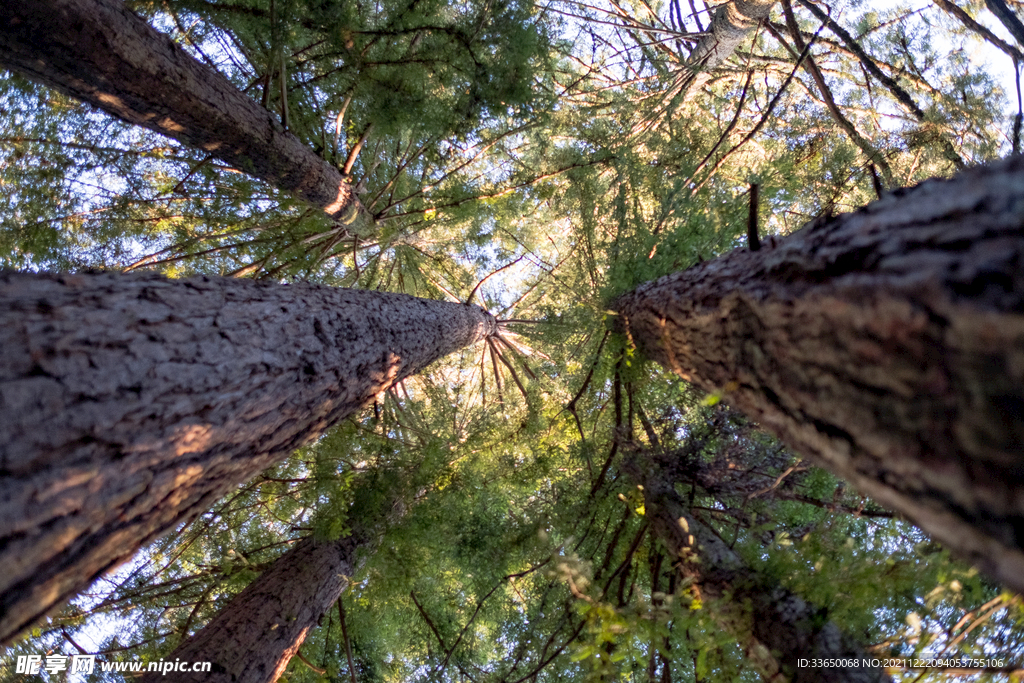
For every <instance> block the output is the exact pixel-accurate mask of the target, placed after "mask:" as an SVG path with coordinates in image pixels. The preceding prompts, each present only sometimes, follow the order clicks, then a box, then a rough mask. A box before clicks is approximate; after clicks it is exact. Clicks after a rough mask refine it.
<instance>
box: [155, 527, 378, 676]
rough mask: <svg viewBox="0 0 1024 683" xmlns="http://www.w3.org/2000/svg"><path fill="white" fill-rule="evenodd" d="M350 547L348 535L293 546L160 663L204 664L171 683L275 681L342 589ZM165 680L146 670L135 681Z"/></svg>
mask: <svg viewBox="0 0 1024 683" xmlns="http://www.w3.org/2000/svg"><path fill="white" fill-rule="evenodd" d="M357 546H358V542H357V541H356V539H353V538H352V537H349V538H345V539H342V540H340V541H333V542H331V541H323V542H317V541H315V540H313V539H312V538H305V539H303V540H301V541H299V542H298V543H296V544H295V546H293V547H292V548H291V550H289V551H288V552H286V553H285V554H284V555H282V556H281V557H279V558H278V559H277V560H276V561H275V562H274V563H273V564H272V565H271V566H270V567H269V568H268V569H267V570H266V571H264V572H263V573H262V574H260V576H259V577H258V578H256V579H255V580H254V581H253V582H252V583H250V584H249V585H248V586H246V587H245V588H244V589H243V590H242V592H241V593H239V594H238V595H236V596H235V597H234V598H232V599H231V600H230V601H229V602H228V604H227V605H225V607H224V608H223V609H221V610H220V611H219V612H218V613H217V614H216V616H214V618H213V620H212V621H210V623H208V624H207V625H206V626H205V627H203V628H202V629H200V630H199V631H197V632H196V633H195V634H194V635H193V636H192V637H190V638H188V639H186V640H185V641H184V642H183V643H182V644H181V645H179V646H178V647H177V648H175V650H174V652H172V653H171V654H170V655H168V656H167V657H166V658H165V661H171V660H177V659H180V660H181V661H183V662H190V663H195V662H210V663H211V670H210V671H209V672H204V673H197V672H191V671H178V672H175V673H174V680H175V681H177V682H178V683H190V682H192V681H195V682H196V683H273V681H276V680H278V679H279V678H280V677H281V674H283V673H284V671H285V668H287V666H288V662H289V661H290V660H291V658H292V657H294V656H295V653H297V652H298V651H299V647H301V646H302V643H303V641H304V640H305V639H306V635H307V634H308V633H309V631H310V630H311V629H312V628H313V627H314V626H316V625H317V621H318V620H319V619H320V617H321V616H322V615H324V614H325V613H326V612H327V610H328V609H330V608H331V607H332V606H333V605H334V603H336V602H337V601H338V598H339V597H340V596H341V592H342V591H343V590H344V589H345V587H346V586H347V585H348V582H349V577H351V576H352V574H353V573H354V569H353V557H354V555H355V552H356V549H357ZM166 680H167V679H166V677H165V676H164V675H163V674H161V673H148V674H146V675H144V676H143V677H142V678H141V679H139V683H157V682H158V681H166Z"/></svg>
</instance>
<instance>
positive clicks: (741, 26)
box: [686, 0, 777, 92]
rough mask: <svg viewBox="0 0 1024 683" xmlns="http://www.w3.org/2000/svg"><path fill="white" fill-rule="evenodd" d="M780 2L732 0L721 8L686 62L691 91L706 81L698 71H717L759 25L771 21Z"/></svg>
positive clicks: (774, 0) (773, 0) (771, 0)
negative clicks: (769, 15) (773, 10)
mask: <svg viewBox="0 0 1024 683" xmlns="http://www.w3.org/2000/svg"><path fill="white" fill-rule="evenodd" d="M776 1H777V0H730V1H729V2H726V3H723V4H721V5H719V6H718V9H717V10H715V15H714V17H712V19H711V26H709V27H708V32H707V35H705V36H704V37H703V38H701V39H700V41H699V42H698V43H697V44H696V45H695V46H694V48H693V52H691V53H690V56H689V57H688V58H687V60H686V65H687V67H688V68H689V70H690V73H689V75H688V77H687V80H688V81H689V82H688V84H687V87H688V88H689V89H690V92H693V91H694V90H695V89H696V88H698V87H700V81H701V80H702V79H701V78H700V77H699V76H698V74H697V72H705V73H707V72H710V71H714V70H715V69H717V68H718V67H720V66H721V65H722V64H723V63H724V62H725V60H727V59H729V57H731V56H732V54H733V53H734V52H735V51H736V48H738V47H739V46H740V43H742V42H743V41H744V40H746V39H747V38H749V37H750V36H751V35H753V33H754V29H756V28H757V26H758V24H760V23H761V22H762V21H764V20H765V19H767V18H768V14H769V13H770V12H771V9H772V7H773V6H774V5H775V3H776ZM705 80H706V79H705Z"/></svg>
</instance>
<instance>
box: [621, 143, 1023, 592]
mask: <svg viewBox="0 0 1024 683" xmlns="http://www.w3.org/2000/svg"><path fill="white" fill-rule="evenodd" d="M766 246H768V248H762V249H761V251H758V252H750V251H748V250H746V249H736V250H734V251H732V252H731V253H729V254H726V255H725V256H723V257H721V258H719V259H716V260H714V261H708V262H705V263H702V264H699V265H697V266H695V267H693V268H691V269H689V270H686V271H683V272H679V273H674V274H672V275H668V276H666V277H663V278H661V279H659V280H656V281H654V282H650V283H647V284H645V285H642V286H640V287H639V288H637V289H636V290H635V291H634V292H632V293H630V294H627V295H625V296H623V297H621V298H620V299H619V300H618V301H617V302H616V304H615V307H616V309H617V310H618V311H619V312H620V314H621V321H622V323H623V327H624V330H625V331H626V333H627V334H628V335H629V336H630V338H631V339H632V340H633V342H635V343H636V345H637V346H639V347H640V348H641V349H642V350H643V351H644V352H646V354H647V355H648V356H649V357H650V358H652V359H654V360H656V361H658V362H659V363H661V364H663V365H664V366H666V367H667V368H670V369H671V370H673V371H675V372H676V373H678V374H679V375H680V376H681V377H683V378H685V379H688V380H690V381H693V382H694V383H696V384H698V385H700V386H701V387H703V388H704V389H706V390H707V391H710V392H714V393H716V394H719V395H721V396H722V397H723V398H724V399H725V400H726V401H727V402H728V403H730V404H731V405H733V406H734V407H736V408H738V409H739V410H741V411H743V412H744V413H746V414H747V415H748V416H749V417H751V418H752V419H754V420H755V421H757V422H759V423H760V424H761V426H763V427H764V428H766V429H767V430H769V431H771V432H773V433H774V434H776V435H777V436H778V437H779V438H780V439H782V440H783V441H784V442H785V443H787V444H788V445H789V446H790V447H792V448H793V449H794V450H796V451H798V452H801V453H803V454H805V455H808V456H812V457H813V458H814V460H815V461H816V462H817V463H818V464H820V465H821V466H823V467H826V468H828V469H829V470H831V471H832V472H833V473H835V474H836V475H838V476H840V477H843V478H845V479H847V480H848V481H849V482H851V483H852V484H853V485H854V486H855V487H857V488H858V489H859V490H860V491H861V492H862V493H864V494H866V495H869V496H871V497H873V498H874V499H875V500H876V501H878V502H879V503H880V504H882V505H884V506H887V507H889V508H891V509H894V510H896V511H898V512H900V513H902V514H903V515H905V516H906V517H907V518H908V519H910V520H911V521H913V522H914V523H915V524H917V525H918V526H920V527H921V528H922V529H923V530H925V531H926V532H927V533H929V534H931V535H932V536H933V537H934V538H935V539H937V540H939V541H940V542H942V543H943V544H945V545H946V546H947V547H948V548H949V549H950V550H952V551H954V552H956V553H958V554H960V555H961V556H964V557H965V558H967V559H969V560H970V561H971V562H973V563H975V564H976V565H978V566H979V567H980V568H981V569H983V570H984V571H985V572H986V573H988V574H989V575H990V576H992V577H994V578H995V579H997V580H998V581H1001V582H1003V583H1005V584H1006V585H1008V586H1010V587H1011V588H1013V589H1015V590H1024V532H1022V529H1024V449H1022V444H1024V158H1022V157H1014V158H1012V159H1009V160H1006V161H1004V162H999V163H997V164H992V165H990V166H987V167H982V168H976V169H972V170H970V171H968V172H965V173H963V174H960V175H958V176H957V177H956V178H954V179H952V180H930V181H927V182H925V183H922V184H921V185H919V186H917V187H915V188H913V189H909V190H900V191H897V192H894V193H891V194H888V195H886V196H885V197H884V198H883V199H881V200H879V201H877V202H874V203H872V204H870V205H868V206H867V207H864V208H862V209H860V210H859V211H857V212H854V213H850V214H846V215H843V216H839V217H837V218H834V219H831V220H828V221H821V222H815V223H812V224H810V225H808V226H806V227H804V228H803V229H802V230H800V231H798V232H797V233H795V234H793V235H791V236H789V237H787V238H785V239H783V240H781V241H780V242H779V243H778V244H777V246H774V247H773V246H771V245H770V244H769V245H766Z"/></svg>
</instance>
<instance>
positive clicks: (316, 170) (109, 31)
mask: <svg viewBox="0 0 1024 683" xmlns="http://www.w3.org/2000/svg"><path fill="white" fill-rule="evenodd" d="M0 66H4V67H6V68H9V69H12V70H14V71H17V72H19V73H21V74H23V75H24V76H26V77H28V78H30V79H32V80H35V81H38V82H40V83H43V84H44V85H47V86H49V87H51V88H54V89H55V90H59V91H60V92H63V93H65V94H67V95H70V96H71V97H74V98H76V99H79V100H82V101H84V102H88V103H90V104H92V105H94V106H96V107H99V108H100V109H102V110H103V111H105V112H107V113H108V114H111V115H113V116H116V117H118V118H120V119H123V120H125V121H128V122H129V123H133V124H136V125H139V126H144V127H146V128H149V129H150V130H154V131H156V132H158V133H162V134H163V135H166V136H168V137H170V138H173V139H175V140H178V141H179V142H181V143H182V144H185V145H188V146H189V147H192V148H195V149H201V150H204V151H206V152H208V153H210V154H213V155H215V156H216V157H218V158H220V159H222V160H224V161H226V162H227V163H229V164H231V165H233V166H236V167H238V168H239V169H241V170H243V171H245V172H246V173H248V174H250V175H252V176H253V177H256V178H259V179H260V180H263V181H266V182H268V183H270V184H271V185H273V186H275V187H277V188H280V189H281V190H284V191H286V192H288V193H290V194H293V195H295V196H296V197H299V198H300V199H303V200H305V201H307V202H309V203H310V204H312V205H313V206H316V207H318V208H320V209H323V210H324V211H325V212H326V213H327V214H328V215H329V216H331V218H333V219H335V220H336V221H339V222H341V223H344V224H347V225H351V226H352V227H353V230H355V231H364V232H365V231H366V230H367V224H368V222H369V219H368V216H367V214H366V211H365V209H363V207H362V205H361V204H360V202H359V199H358V198H357V197H356V195H355V192H354V191H353V189H352V187H351V186H349V185H348V184H347V183H346V182H345V180H344V178H343V176H342V174H341V172H340V171H338V169H336V168H335V167H334V166H332V165H331V164H329V163H327V162H326V161H324V160H323V159H321V158H320V157H318V156H317V155H316V154H314V153H313V150H311V149H309V148H308V147H307V146H306V145H304V144H303V143H302V142H301V141H300V140H299V139H298V138H296V137H295V136H294V135H292V134H291V133H288V132H286V131H285V130H284V128H283V127H282V126H281V123H280V122H278V121H277V119H276V118H275V117H274V115H273V114H271V113H270V112H269V111H267V110H266V109H265V108H263V107H261V106H260V105H259V104H258V103H257V102H255V101H253V100H252V99H250V98H249V97H247V96H246V95H245V94H244V93H243V92H242V91H240V90H239V89H238V88H236V87H235V86H234V85H232V83H231V82H230V81H228V79H227V78H225V77H224V76H223V75H221V74H220V73H218V72H216V71H214V70H213V69H211V68H210V67H208V66H206V65H204V64H201V63H199V62H198V61H196V60H195V59H193V58H192V57H191V56H189V55H188V54H187V53H186V52H185V51H184V50H182V49H181V48H180V47H178V46H177V45H175V43H174V41H172V40H171V39H170V38H169V37H167V36H165V35H163V34H161V33H160V32H158V31H157V30H156V29H154V28H153V27H152V26H150V25H149V24H148V23H146V21H144V20H143V19H142V18H140V17H139V16H137V15H136V14H134V13H133V12H131V11H130V10H128V9H127V8H125V6H124V3H123V2H122V1H121V0H4V3H3V6H2V7H0Z"/></svg>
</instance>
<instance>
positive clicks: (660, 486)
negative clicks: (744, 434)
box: [625, 454, 891, 683]
mask: <svg viewBox="0 0 1024 683" xmlns="http://www.w3.org/2000/svg"><path fill="white" fill-rule="evenodd" d="M625 469H626V472H627V473H628V474H629V475H630V477H631V478H632V479H633V480H634V481H636V482H637V483H638V484H641V485H642V486H643V493H644V508H645V516H646V517H647V519H648V520H650V524H651V529H652V530H653V532H654V533H655V534H656V535H657V537H658V538H659V539H661V541H662V542H663V543H664V544H665V547H666V548H667V549H668V551H669V555H670V556H671V557H672V558H673V561H674V564H675V566H677V567H678V569H679V572H680V574H681V575H682V576H683V577H686V578H690V579H692V580H693V586H695V587H696V589H697V590H698V591H700V595H701V598H702V600H705V601H709V602H710V603H711V604H710V605H709V606H708V609H709V610H711V611H712V618H713V619H715V621H716V622H717V624H718V625H719V626H720V627H721V628H722V629H723V630H724V631H726V632H727V633H729V634H730V635H732V636H733V637H735V638H736V639H737V641H738V642H739V644H740V646H741V647H743V648H744V653H745V654H746V656H747V658H748V659H749V660H750V661H751V662H752V663H753V664H754V665H755V666H756V667H757V669H758V670H759V672H760V673H761V675H762V676H764V678H765V680H768V681H794V682H796V683H879V682H880V681H889V680H891V679H890V678H889V676H888V675H887V674H886V673H885V671H884V670H883V669H881V668H878V667H869V666H864V667H861V666H844V667H840V666H834V667H827V668H818V667H815V666H805V667H800V666H799V665H798V660H800V659H810V660H814V659H837V660H846V661H860V660H862V659H870V655H868V653H867V652H865V651H864V649H863V648H862V647H861V646H860V644H859V643H857V642H856V641H855V640H853V639H852V638H850V637H849V636H847V635H846V634H844V633H843V632H842V631H841V630H840V629H839V627H838V626H836V624H835V623H833V622H831V621H823V619H822V616H823V615H822V612H821V610H820V609H818V607H816V606H815V605H812V604H809V603H808V602H806V601H805V600H803V599H802V598H800V597H799V596H797V595H794V594H793V593H791V592H790V591H788V590H786V589H785V588H783V587H782V586H779V585H777V584H774V583H771V582H767V581H765V580H764V578H763V577H761V576H760V575H759V574H758V573H757V572H756V571H754V570H752V569H751V568H750V567H748V566H747V565H746V564H745V563H744V562H743V560H742V559H741V558H740V557H739V555H737V554H736V553H735V552H734V551H733V550H732V549H731V548H730V547H729V546H728V545H727V544H726V543H725V541H723V540H722V539H721V538H719V537H718V536H717V535H716V534H715V532H714V531H712V530H711V529H710V528H708V527H707V526H705V525H704V524H702V523H701V522H699V521H698V520H696V519H695V518H694V517H693V516H692V515H691V514H690V513H689V511H688V509H687V507H686V506H685V505H684V504H683V501H681V500H680V498H679V494H677V493H676V491H675V489H674V487H673V485H672V483H671V482H670V481H667V480H666V479H665V478H664V477H662V476H660V475H659V473H658V470H657V468H656V467H654V466H653V464H652V463H651V462H650V461H649V460H648V459H647V458H645V457H644V456H643V455H642V454H638V455H637V456H636V457H634V458H633V459H632V460H629V461H627V462H626V464H625Z"/></svg>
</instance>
